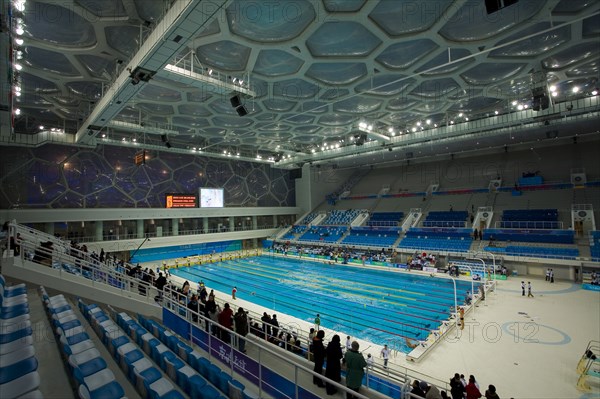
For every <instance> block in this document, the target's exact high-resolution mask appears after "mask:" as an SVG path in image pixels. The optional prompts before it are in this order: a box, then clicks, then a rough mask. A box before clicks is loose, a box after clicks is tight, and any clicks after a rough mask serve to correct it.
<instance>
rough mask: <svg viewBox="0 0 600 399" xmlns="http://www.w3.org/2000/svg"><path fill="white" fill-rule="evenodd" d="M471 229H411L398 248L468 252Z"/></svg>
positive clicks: (470, 241)
mask: <svg viewBox="0 0 600 399" xmlns="http://www.w3.org/2000/svg"><path fill="white" fill-rule="evenodd" d="M471 243H472V238H471V229H452V228H426V227H424V228H415V227H412V228H410V229H409V230H408V231H407V232H406V235H405V237H404V238H403V239H402V241H400V244H399V245H398V248H405V249H418V250H430V251H431V250H433V251H449V252H467V251H468V250H469V249H470V248H471Z"/></svg>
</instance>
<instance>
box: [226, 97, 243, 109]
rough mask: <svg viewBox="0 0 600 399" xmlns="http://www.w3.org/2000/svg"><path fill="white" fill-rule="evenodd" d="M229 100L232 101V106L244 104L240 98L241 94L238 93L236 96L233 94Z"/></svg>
mask: <svg viewBox="0 0 600 399" xmlns="http://www.w3.org/2000/svg"><path fill="white" fill-rule="evenodd" d="M229 101H230V102H231V106H232V107H233V108H237V107H239V106H240V105H242V101H241V100H240V96H237V95H236V96H233V97H231V98H230V99H229Z"/></svg>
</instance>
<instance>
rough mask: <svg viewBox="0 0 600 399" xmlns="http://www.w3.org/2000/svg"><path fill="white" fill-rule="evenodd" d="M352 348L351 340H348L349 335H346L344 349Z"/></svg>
mask: <svg viewBox="0 0 600 399" xmlns="http://www.w3.org/2000/svg"><path fill="white" fill-rule="evenodd" d="M351 348H352V341H350V336H349V335H348V336H347V337H346V351H349V350H350V349H351Z"/></svg>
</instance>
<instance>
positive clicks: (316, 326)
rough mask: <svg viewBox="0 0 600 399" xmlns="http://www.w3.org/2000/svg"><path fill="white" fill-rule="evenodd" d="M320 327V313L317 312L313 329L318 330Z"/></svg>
mask: <svg viewBox="0 0 600 399" xmlns="http://www.w3.org/2000/svg"><path fill="white" fill-rule="evenodd" d="M320 329H321V315H319V314H318V313H317V317H315V330H317V331H319V330H320Z"/></svg>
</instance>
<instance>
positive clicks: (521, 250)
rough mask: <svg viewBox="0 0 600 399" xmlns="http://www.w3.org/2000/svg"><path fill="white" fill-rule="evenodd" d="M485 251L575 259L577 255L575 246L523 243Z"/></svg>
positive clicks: (577, 251) (577, 250)
mask: <svg viewBox="0 0 600 399" xmlns="http://www.w3.org/2000/svg"><path fill="white" fill-rule="evenodd" d="M485 250H486V251H489V252H496V253H498V252H499V253H502V254H503V255H512V256H531V257H535V258H558V259H576V258H577V257H578V256H579V249H577V248H554V247H530V246H524V245H509V246H506V247H486V248H485Z"/></svg>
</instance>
